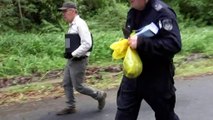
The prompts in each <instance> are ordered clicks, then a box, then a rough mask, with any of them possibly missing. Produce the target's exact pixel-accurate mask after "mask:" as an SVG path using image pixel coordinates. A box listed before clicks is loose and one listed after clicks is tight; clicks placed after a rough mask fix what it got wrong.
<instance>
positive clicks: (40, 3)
mask: <svg viewBox="0 0 213 120" xmlns="http://www.w3.org/2000/svg"><path fill="white" fill-rule="evenodd" d="M62 3H63V1H55V0H2V1H0V9H1V11H0V21H1V23H0V26H1V28H2V29H1V31H8V30H10V29H15V30H18V31H28V30H31V29H36V28H39V27H40V25H41V23H42V20H43V19H44V20H47V21H48V22H50V23H52V24H54V25H55V26H56V27H59V26H57V25H58V24H59V21H58V19H59V15H60V13H59V12H57V8H58V7H59V6H60V5H61V4H62Z"/></svg>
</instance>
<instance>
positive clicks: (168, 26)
mask: <svg viewBox="0 0 213 120" xmlns="http://www.w3.org/2000/svg"><path fill="white" fill-rule="evenodd" d="M159 27H160V28H163V29H165V30H167V31H171V30H172V29H173V24H172V20H171V19H163V20H161V21H159Z"/></svg>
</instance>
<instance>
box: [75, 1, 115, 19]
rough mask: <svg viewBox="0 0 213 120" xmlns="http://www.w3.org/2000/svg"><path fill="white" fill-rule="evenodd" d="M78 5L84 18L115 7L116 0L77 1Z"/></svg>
mask: <svg viewBox="0 0 213 120" xmlns="http://www.w3.org/2000/svg"><path fill="white" fill-rule="evenodd" d="M77 3H78V7H79V11H80V13H81V14H82V15H84V16H91V15H92V14H95V13H96V11H97V10H99V9H103V8H106V7H108V6H114V5H115V1H114V0H77ZM91 13H92V14H91Z"/></svg>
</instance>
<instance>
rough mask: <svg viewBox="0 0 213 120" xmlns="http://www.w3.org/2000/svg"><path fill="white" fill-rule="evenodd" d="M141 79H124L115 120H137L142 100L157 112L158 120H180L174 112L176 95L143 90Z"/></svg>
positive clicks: (118, 96)
mask: <svg viewBox="0 0 213 120" xmlns="http://www.w3.org/2000/svg"><path fill="white" fill-rule="evenodd" d="M142 85H143V84H142V83H141V80H140V79H128V78H126V77H125V76H124V77H123V79H122V82H121V85H120V88H119V90H118V95H117V107H118V108H117V113H116V116H115V120H137V117H138V113H139V109H140V105H141V102H142V100H145V101H146V102H147V103H148V104H149V105H150V106H151V108H152V109H153V111H154V112H155V118H156V120H179V118H178V116H177V115H176V114H175V112H174V107H175V100H176V97H175V94H173V95H171V96H169V97H168V96H167V97H166V96H162V95H156V94H155V93H153V92H152V90H151V89H149V90H146V91H145V89H143V86H142Z"/></svg>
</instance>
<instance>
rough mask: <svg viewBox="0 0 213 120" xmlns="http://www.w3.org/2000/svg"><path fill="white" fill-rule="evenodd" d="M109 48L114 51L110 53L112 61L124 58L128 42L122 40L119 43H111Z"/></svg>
mask: <svg viewBox="0 0 213 120" xmlns="http://www.w3.org/2000/svg"><path fill="white" fill-rule="evenodd" d="M110 48H111V49H112V50H114V51H113V53H112V58H113V59H121V58H124V57H125V55H126V51H127V48H128V40H127V39H123V38H122V39H120V40H119V41H117V42H114V43H112V44H111V45H110Z"/></svg>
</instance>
